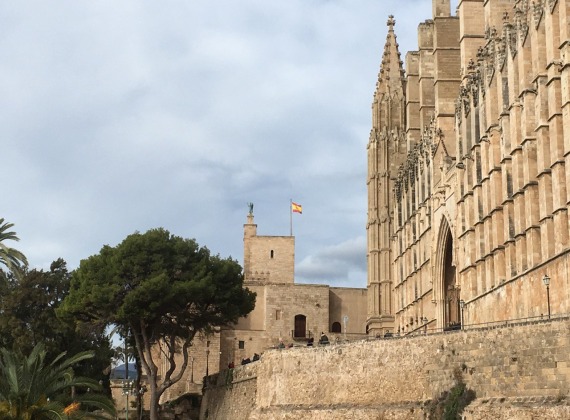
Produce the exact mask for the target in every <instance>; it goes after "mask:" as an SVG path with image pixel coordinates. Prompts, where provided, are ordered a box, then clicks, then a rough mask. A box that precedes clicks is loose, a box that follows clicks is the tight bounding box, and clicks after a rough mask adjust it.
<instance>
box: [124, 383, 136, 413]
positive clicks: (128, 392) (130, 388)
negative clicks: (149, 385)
mask: <svg viewBox="0 0 570 420" xmlns="http://www.w3.org/2000/svg"><path fill="white" fill-rule="evenodd" d="M133 384H134V382H133V381H129V380H126V381H125V382H123V395H124V396H126V397H127V405H126V406H125V419H126V420H129V395H131V394H132V392H133Z"/></svg>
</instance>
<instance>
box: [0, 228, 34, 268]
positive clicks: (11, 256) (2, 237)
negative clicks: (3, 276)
mask: <svg viewBox="0 0 570 420" xmlns="http://www.w3.org/2000/svg"><path fill="white" fill-rule="evenodd" d="M13 226H14V224H13V223H8V222H6V221H5V220H4V218H3V217H2V218H0V265H3V266H5V267H6V268H7V269H8V271H11V272H13V273H14V274H16V275H17V274H19V273H20V271H21V270H22V269H23V268H25V267H27V265H28V261H27V260H26V257H25V255H24V254H22V253H21V252H20V251H18V250H17V249H14V248H10V247H9V246H7V245H6V243H5V241H19V240H20V239H19V238H18V237H17V236H16V233H15V232H11V231H9V229H11V228H12V227H13Z"/></svg>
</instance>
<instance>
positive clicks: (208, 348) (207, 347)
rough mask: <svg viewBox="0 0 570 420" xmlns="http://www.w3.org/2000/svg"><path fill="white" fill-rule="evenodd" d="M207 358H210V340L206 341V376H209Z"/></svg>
mask: <svg viewBox="0 0 570 420" xmlns="http://www.w3.org/2000/svg"><path fill="white" fill-rule="evenodd" d="M209 358H210V340H208V341H206V376H209V375H208V372H209V370H208V368H209V366H208V359H209Z"/></svg>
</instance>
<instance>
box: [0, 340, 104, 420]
mask: <svg viewBox="0 0 570 420" xmlns="http://www.w3.org/2000/svg"><path fill="white" fill-rule="evenodd" d="M93 355H94V354H93V352H83V353H78V354H77V355H75V356H72V357H69V358H67V359H64V357H65V353H61V354H60V355H59V356H57V357H56V358H55V360H54V361H53V362H51V363H49V364H47V363H46V362H45V356H46V351H45V348H44V346H43V344H38V345H37V346H36V347H34V349H33V350H32V352H31V353H30V355H29V356H27V357H26V356H21V355H19V354H17V353H15V352H11V351H9V350H7V349H0V420H56V419H57V420H61V419H75V418H87V419H101V418H107V419H108V418H109V417H108V416H104V415H103V414H95V413H93V412H89V411H88V410H90V409H94V408H96V409H99V410H102V411H103V413H107V414H109V415H111V416H112V415H114V413H115V408H114V405H113V402H112V401H111V400H110V399H109V398H107V397H106V396H104V395H100V394H97V393H96V392H90V391H98V390H100V389H101V386H100V385H99V383H98V382H97V381H94V380H93V379H89V378H82V377H76V376H75V375H74V373H73V369H72V366H73V365H74V364H76V363H78V362H80V361H82V360H85V359H90V358H92V357H93ZM81 388H83V389H85V390H86V391H87V392H84V393H82V394H81V395H79V392H77V395H74V394H76V393H75V390H76V389H77V390H78V391H79V389H81Z"/></svg>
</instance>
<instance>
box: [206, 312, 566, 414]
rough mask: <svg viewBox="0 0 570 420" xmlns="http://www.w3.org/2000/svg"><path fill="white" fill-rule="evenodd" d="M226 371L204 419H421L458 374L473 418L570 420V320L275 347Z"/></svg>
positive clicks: (210, 393) (211, 389) (212, 389)
mask: <svg viewBox="0 0 570 420" xmlns="http://www.w3.org/2000/svg"><path fill="white" fill-rule="evenodd" d="M224 375H227V374H226V373H224V372H221V373H220V376H218V377H217V379H216V380H217V382H216V383H217V385H214V384H213V383H212V384H211V385H208V386H207V387H206V394H205V399H204V402H203V407H202V414H203V417H202V418H208V419H228V418H232V419H256V418H257V419H296V418H311V419H321V418H322V419H325V418H326V419H345V418H359V419H384V418H385V419H424V418H425V417H424V416H425V415H426V413H427V412H429V411H430V405H429V404H428V402H429V400H435V399H437V398H438V397H440V396H441V394H442V393H444V392H445V391H449V390H451V389H452V388H453V386H454V385H455V384H456V381H457V378H458V377H461V379H462V380H463V381H464V382H465V383H466V385H467V387H468V388H470V389H472V390H474V391H475V393H476V398H477V399H476V400H475V401H474V402H473V403H471V405H470V406H468V407H467V409H466V410H465V411H464V414H465V415H466V416H467V417H466V418H467V419H468V420H475V419H487V418H495V419H513V418H517V419H525V418H529V419H530V418H533V419H547V418H570V407H569V405H568V403H567V396H568V393H569V389H570V321H569V320H557V321H553V322H550V323H546V322H545V323H537V324H528V325H520V326H516V327H509V328H496V329H490V330H478V331H468V332H455V333H448V334H439V335H431V336H422V337H416V338H409V339H406V338H402V339H390V340H376V341H362V342H356V343H351V344H343V345H332V346H327V347H317V348H293V349H287V350H282V351H279V350H273V351H268V352H266V353H265V354H264V355H263V357H262V359H261V360H260V361H259V362H256V363H253V364H251V365H247V366H244V367H239V368H237V369H236V370H235V373H234V384H233V386H228V385H226V384H225V383H223V384H222V385H221V386H220V378H222V379H223V378H226V379H227V376H226V377H224ZM243 375H245V376H247V378H248V379H247V380H243V379H242V378H243ZM248 375H249V376H248ZM255 376H256V378H254V377H255ZM222 382H223V380H222ZM248 404H251V405H248ZM236 410H237V411H236ZM206 411H207V412H208V417H205V413H206Z"/></svg>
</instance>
